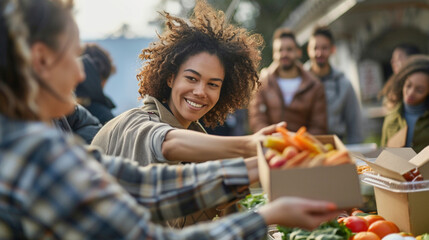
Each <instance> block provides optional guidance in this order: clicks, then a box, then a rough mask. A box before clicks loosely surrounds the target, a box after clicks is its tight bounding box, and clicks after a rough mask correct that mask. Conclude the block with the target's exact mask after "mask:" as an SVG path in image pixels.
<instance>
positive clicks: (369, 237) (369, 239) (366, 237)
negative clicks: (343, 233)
mask: <svg viewBox="0 0 429 240" xmlns="http://www.w3.org/2000/svg"><path fill="white" fill-rule="evenodd" d="M353 240H380V237H379V236H377V234H375V233H372V232H359V233H357V234H356V235H354V236H353Z"/></svg>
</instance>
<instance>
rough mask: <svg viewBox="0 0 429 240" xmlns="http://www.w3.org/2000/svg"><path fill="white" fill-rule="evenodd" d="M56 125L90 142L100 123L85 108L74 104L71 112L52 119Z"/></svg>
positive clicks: (87, 142) (99, 127)
mask: <svg viewBox="0 0 429 240" xmlns="http://www.w3.org/2000/svg"><path fill="white" fill-rule="evenodd" d="M53 121H54V124H55V126H56V127H58V128H59V129H61V130H62V131H64V132H65V133H74V134H76V135H78V136H80V137H81V138H82V139H83V140H85V142H86V144H91V142H92V139H93V138H94V136H95V134H97V132H98V131H99V130H100V129H101V127H102V125H101V123H100V121H98V119H97V118H96V117H94V116H93V115H92V114H91V113H90V112H89V111H88V110H87V109H86V108H84V107H82V106H81V105H80V104H76V106H75V109H74V111H73V113H71V114H68V115H67V116H63V117H60V118H56V119H54V120H53Z"/></svg>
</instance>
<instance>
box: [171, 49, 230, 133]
mask: <svg viewBox="0 0 429 240" xmlns="http://www.w3.org/2000/svg"><path fill="white" fill-rule="evenodd" d="M224 77H225V69H224V67H223V64H222V63H221V61H220V60H219V58H218V57H217V56H216V55H212V54H209V53H207V52H201V53H198V54H196V55H194V56H191V57H189V58H188V59H187V60H186V61H185V62H184V63H183V64H182V65H181V66H180V68H179V71H178V72H177V75H176V76H173V77H171V78H170V79H169V80H168V86H169V87H170V88H171V94H170V98H169V100H168V106H169V107H170V109H171V111H172V112H173V114H174V116H175V117H176V119H177V120H178V121H179V122H180V123H181V124H182V126H183V127H184V128H188V126H189V125H190V124H191V122H193V121H197V120H198V119H200V118H201V117H203V116H204V115H205V114H206V113H207V112H209V111H210V110H211V109H212V108H213V107H214V106H215V105H216V103H217V101H218V100H219V96H220V91H221V88H222V83H223V80H224Z"/></svg>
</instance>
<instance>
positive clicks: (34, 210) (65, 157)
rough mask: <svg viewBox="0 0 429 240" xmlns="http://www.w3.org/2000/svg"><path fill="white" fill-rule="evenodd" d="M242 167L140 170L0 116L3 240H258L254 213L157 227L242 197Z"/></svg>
mask: <svg viewBox="0 0 429 240" xmlns="http://www.w3.org/2000/svg"><path fill="white" fill-rule="evenodd" d="M248 184H249V181H248V176H247V170H246V167H245V165H244V162H243V161H242V160H237V159H234V160H232V159H231V160H224V161H213V162H207V163H202V164H187V165H183V166H169V165H152V166H147V167H141V166H138V165H137V164H136V163H134V162H132V161H129V160H126V159H121V158H118V157H107V156H102V155H101V154H100V153H99V152H98V151H96V150H91V151H89V150H88V149H86V148H85V147H84V146H83V145H82V144H81V142H79V140H77V139H75V138H74V137H69V136H65V135H63V134H62V133H60V132H59V131H57V130H55V129H54V128H51V127H48V126H46V125H45V124H43V123H38V122H25V121H17V120H11V119H8V118H6V117H4V116H3V115H1V114H0V239H12V238H19V239H20V238H30V239H261V238H264V237H265V236H266V232H267V227H266V224H265V222H264V221H263V218H262V217H261V216H260V215H259V214H257V213H254V212H247V213H238V214H234V215H230V216H228V217H225V218H222V219H220V220H218V221H214V222H210V223H206V224H198V225H195V226H191V227H187V228H184V229H182V230H175V229H169V228H165V227H163V226H160V225H157V224H155V222H160V221H164V220H167V219H172V218H176V217H179V216H183V215H186V214H189V213H192V212H194V211H197V210H200V209H204V208H207V207H212V206H215V205H217V204H220V203H224V202H226V201H231V200H234V199H236V198H239V197H242V196H243V194H247V192H248V191H247V190H246V191H240V189H243V187H244V186H247V185H248Z"/></svg>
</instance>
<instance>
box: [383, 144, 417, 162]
mask: <svg viewBox="0 0 429 240" xmlns="http://www.w3.org/2000/svg"><path fill="white" fill-rule="evenodd" d="M383 151H388V152H391V153H393V154H395V155H397V156H399V157H401V158H403V159H405V160H410V159H411V158H413V157H415V156H416V152H415V151H414V150H413V149H412V148H409V147H407V148H389V147H388V148H385V149H384V150H383ZM380 154H381V153H380Z"/></svg>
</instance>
